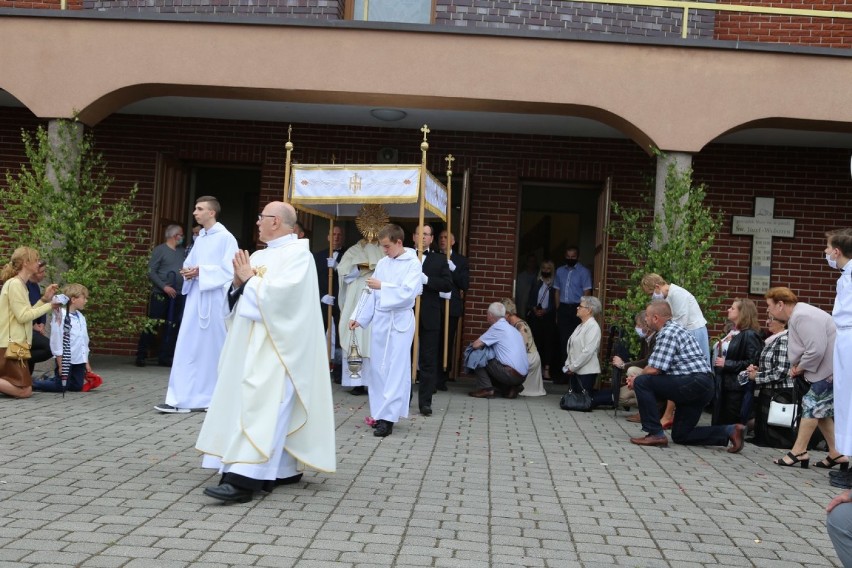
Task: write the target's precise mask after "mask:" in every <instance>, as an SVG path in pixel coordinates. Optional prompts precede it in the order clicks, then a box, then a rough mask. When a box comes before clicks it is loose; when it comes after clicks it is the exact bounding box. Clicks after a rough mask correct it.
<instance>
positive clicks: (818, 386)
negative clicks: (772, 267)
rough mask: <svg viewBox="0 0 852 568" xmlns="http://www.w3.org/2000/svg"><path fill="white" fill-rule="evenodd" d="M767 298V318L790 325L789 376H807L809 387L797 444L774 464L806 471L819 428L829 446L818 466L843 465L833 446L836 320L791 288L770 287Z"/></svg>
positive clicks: (803, 403)
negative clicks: (815, 431)
mask: <svg viewBox="0 0 852 568" xmlns="http://www.w3.org/2000/svg"><path fill="white" fill-rule="evenodd" d="M765 298H766V308H767V309H766V311H767V313H768V315H770V316H772V317H773V318H776V319H780V320H782V321H786V322H787V328H788V330H789V332H788V336H787V337H788V339H787V356H788V357H789V359H790V365H791V368H790V374H791V375H792V376H794V377H799V376H801V377H804V379H805V381H807V383H808V384H809V385H810V388H809V389H808V392H807V393H805V396H804V397H803V398H802V420H801V422H800V423H799V433H798V435H797V436H796V443H795V444H793V448H792V449H791V450H790V451H789V452H787V455H785V456H784V457H781V458H778V459H776V460H774V463H775V464H776V465H780V466H785V467H791V466H795V465H800V466H801V467H802V468H807V467H808V463H809V462H810V456H809V455H808V442H809V441H810V439H811V435H812V434H813V433H814V430H816V428H817V427H818V428H819V429H820V432H822V435H823V436H824V437H825V442H826V444H828V457H826V458H825V459H824V460H823V461H821V462H819V463H818V464H817V467H823V468H830V467H833V466H835V465H837V464H842V463H843V462H844V461H846V460H845V459H844V456H842V455H840V454H838V453H837V450H836V448H835V447H834V382H833V379H834V338H835V335H836V330H835V327H834V321H833V320H832V319H831V316H830V315H829V314H827V313H826V312H824V311H822V310H820V309H819V308H815V307H814V306H811V305H809V304H806V303H804V302H799V300H798V298H797V297H796V295H795V294H794V293H793V291H792V290H790V289H789V288H784V287H779V288H770V289H769V291H768V292H766V295H765ZM841 467H843V466H841ZM846 467H849V466H848V465H847V466H846Z"/></svg>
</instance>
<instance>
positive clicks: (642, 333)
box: [634, 327, 645, 339]
mask: <svg viewBox="0 0 852 568" xmlns="http://www.w3.org/2000/svg"><path fill="white" fill-rule="evenodd" d="M634 329H635V330H636V335H638V336H639V337H641V338H642V339H645V330H644V329H642V328H641V327H636V328H634Z"/></svg>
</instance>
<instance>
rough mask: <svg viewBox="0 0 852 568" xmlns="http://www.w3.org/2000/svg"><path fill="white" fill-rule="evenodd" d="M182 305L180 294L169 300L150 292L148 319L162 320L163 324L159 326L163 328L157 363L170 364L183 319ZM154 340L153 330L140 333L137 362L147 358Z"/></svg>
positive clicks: (161, 294)
mask: <svg viewBox="0 0 852 568" xmlns="http://www.w3.org/2000/svg"><path fill="white" fill-rule="evenodd" d="M183 303H184V296H183V295H181V294H178V295H177V297H176V298H169V297H168V296H167V295H165V294H163V293H162V292H151V299H150V301H149V303H148V317H149V318H151V319H158V320H163V321H164V323H162V324H160V326H165V327H164V328H163V341H162V342H161V343H160V350H159V352H158V353H157V362H158V363H162V364H166V363H171V361H172V359H173V358H174V356H175V344H176V343H177V336H178V330H179V329H180V322H181V319H182V318H183ZM158 327H159V326H158ZM154 339H155V337H154V330H152V331H143V332H142V335H140V336H139V345H138V346H137V348H136V359H137V360H144V359H147V358H148V349H149V348H150V347H151V344H152V343H154Z"/></svg>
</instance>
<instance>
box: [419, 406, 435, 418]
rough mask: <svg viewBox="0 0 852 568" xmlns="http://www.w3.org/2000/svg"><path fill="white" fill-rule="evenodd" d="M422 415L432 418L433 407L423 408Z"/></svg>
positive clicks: (421, 408)
mask: <svg viewBox="0 0 852 568" xmlns="http://www.w3.org/2000/svg"><path fill="white" fill-rule="evenodd" d="M420 414H422V415H423V416H432V407H431V406H428V405H424V406H421V407H420Z"/></svg>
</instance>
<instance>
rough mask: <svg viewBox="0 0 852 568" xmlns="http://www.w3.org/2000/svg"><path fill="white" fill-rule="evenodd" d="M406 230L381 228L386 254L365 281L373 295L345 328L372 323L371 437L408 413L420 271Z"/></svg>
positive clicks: (387, 431)
mask: <svg viewBox="0 0 852 568" xmlns="http://www.w3.org/2000/svg"><path fill="white" fill-rule="evenodd" d="M404 237H405V233H404V232H403V230H402V228H401V227H399V226H398V225H387V226H386V227H384V228H383V229H382V230H381V231H380V232H379V246H380V247H381V248H382V251H383V252H384V253H385V255H386V256H385V257H384V258H382V259H381V260H380V261H379V263H378V264H377V265H376V271H375V273H373V276H372V277H371V278H369V279H368V280H367V287H368V288H370V290H371V293H370V294H369V295H367V296H366V298H365V301H364V305H363V308H362V309H361V310H360V313H359V314H358V316H357V318H356V319H350V321H349V329H355V328H357V327H359V326H360V327H362V328H364V327H367V326H368V325H371V324H372V332H371V346H370V355H371V365H370V375H369V377H368V379H367V381H368V382H367V384H368V386H369V389H370V392H369V395H370V413H371V414H372V416H373V419H375V421H376V423H375V430H374V432H373V435H375V436H379V437H384V436H388V435H389V434H390V433H391V432H393V425H394V424H395V423H396V422H398V421H399V419H400V418H406V417H408V404H409V402H410V400H411V343H412V341H413V339H414V329H415V327H416V326H415V322H414V301H415V299H416V298H417V296H419V295H420V293H421V292H422V291H423V284H422V283H421V276H422V274H423V271H422V266H421V264H420V260H419V259H418V258H417V253H416V252H415V251H414V250H412V249H410V248H406V247H404V246H403V244H402V243H403V239H404Z"/></svg>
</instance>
